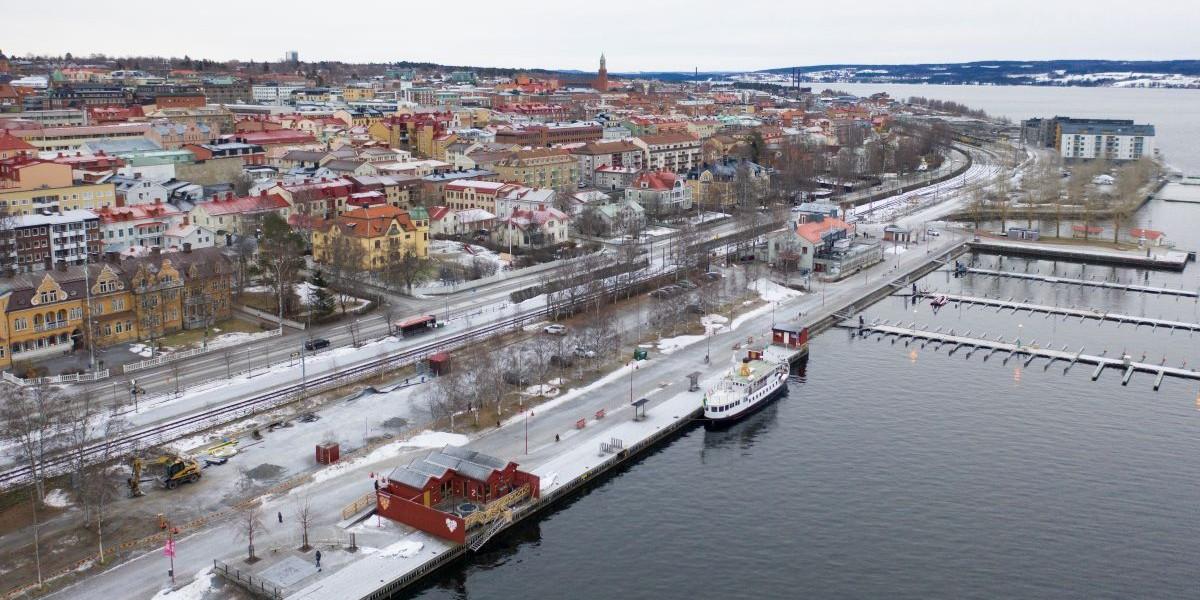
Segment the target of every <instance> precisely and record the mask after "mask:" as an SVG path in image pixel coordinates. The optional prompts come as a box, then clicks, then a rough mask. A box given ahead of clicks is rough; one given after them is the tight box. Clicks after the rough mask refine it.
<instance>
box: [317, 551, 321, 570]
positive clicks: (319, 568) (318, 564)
mask: <svg viewBox="0 0 1200 600" xmlns="http://www.w3.org/2000/svg"><path fill="white" fill-rule="evenodd" d="M317 570H318V571H320V570H321V551H320V550H317Z"/></svg>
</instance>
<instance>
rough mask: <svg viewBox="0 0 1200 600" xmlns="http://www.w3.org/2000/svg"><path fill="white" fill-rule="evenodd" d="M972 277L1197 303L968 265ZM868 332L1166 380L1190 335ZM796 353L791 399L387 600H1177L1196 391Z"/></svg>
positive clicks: (1033, 267) (1193, 545)
mask: <svg viewBox="0 0 1200 600" xmlns="http://www.w3.org/2000/svg"><path fill="white" fill-rule="evenodd" d="M979 261H980V265H981V266H984V267H987V268H993V269H1015V270H1019V271H1028V272H1034V271H1037V272H1043V273H1048V274H1056V275H1057V276H1061V277H1076V278H1092V277H1096V278H1120V279H1121V280H1134V281H1138V282H1141V283H1150V284H1152V285H1166V286H1181V285H1183V286H1188V287H1190V288H1192V289H1195V287H1196V286H1197V285H1198V284H1200V269H1197V268H1196V267H1195V266H1194V265H1193V267H1192V268H1191V269H1190V270H1189V271H1188V272H1186V273H1184V274H1182V275H1181V274H1169V273H1159V272H1146V271H1139V270H1133V269H1122V268H1109V267H1095V266H1087V267H1082V266H1079V265H1071V264H1065V263H1058V264H1055V263H1048V262H1037V261H1026V260H1017V259H1012V258H999V257H994V256H982V257H980V258H979ZM922 285H923V286H928V287H929V288H932V289H938V290H943V291H953V292H956V293H966V294H973V295H988V296H993V297H1005V298H1008V297H1017V298H1029V299H1030V300H1031V301H1034V302H1042V303H1052V304H1060V305H1066V306H1071V305H1076V306H1094V307H1099V308H1103V309H1106V310H1112V311H1120V312H1124V313H1131V314H1144V315H1149V316H1155V317H1163V318H1168V319H1177V320H1184V321H1193V322H1194V321H1200V304H1197V302H1196V301H1195V300H1193V299H1182V298H1181V299H1176V298H1173V297H1159V296H1147V295H1140V294H1124V293H1118V292H1111V291H1097V290H1095V289H1093V288H1083V287H1074V286H1065V285H1062V284H1058V285H1051V284H1034V283H1030V282H1027V281H1022V280H1014V279H998V278H991V277H983V276H970V277H967V278H962V279H954V278H952V277H950V276H949V275H948V274H947V273H934V274H931V275H929V276H928V277H926V278H925V279H924V280H923V281H922ZM867 315H868V318H875V317H879V318H884V319H891V320H904V321H906V322H907V321H917V322H919V323H922V324H925V325H927V326H928V327H929V328H934V327H943V328H946V329H951V328H953V329H956V330H957V331H959V332H965V331H966V330H968V329H971V330H974V332H975V333H982V332H986V333H987V335H989V336H991V337H993V338H994V337H995V336H997V335H1003V336H1005V337H1006V338H1007V339H1013V338H1015V337H1021V338H1022V339H1023V340H1025V343H1032V342H1033V341H1034V340H1037V343H1038V344H1039V345H1054V346H1055V347H1061V346H1062V345H1064V344H1065V345H1067V346H1068V347H1070V348H1072V349H1078V348H1079V347H1081V346H1083V347H1085V348H1086V349H1087V351H1088V352H1093V353H1097V354H1099V353H1100V352H1102V351H1107V352H1108V353H1109V354H1115V353H1118V352H1127V353H1129V354H1130V355H1132V356H1133V357H1134V359H1135V360H1137V359H1142V357H1143V355H1145V360H1146V361H1147V362H1158V361H1160V360H1164V359H1165V360H1166V362H1167V364H1172V365H1179V364H1181V363H1182V362H1183V361H1187V364H1189V365H1191V364H1195V362H1196V361H1198V360H1200V352H1198V349H1200V337H1197V336H1196V335H1194V334H1185V333H1175V334H1170V333H1168V332H1166V331H1163V330H1158V331H1151V330H1149V329H1147V328H1141V329H1138V330H1134V329H1133V328H1131V327H1129V326H1123V327H1116V326H1114V325H1111V324H1105V325H1097V324H1096V322H1093V321H1088V322H1083V323H1080V322H1078V321H1062V320H1061V319H1058V318H1043V317H1042V316H1040V315H1039V316H1033V317H1030V316H1027V315H1025V314H1020V315H1018V316H1012V315H1009V314H1007V313H1006V314H1003V315H1001V314H997V313H996V312H995V311H994V310H991V309H978V308H975V309H969V308H955V307H953V306H949V307H946V308H944V309H942V310H941V311H940V312H939V313H936V314H935V313H933V312H932V309H930V307H929V306H928V305H927V304H926V303H924V302H922V303H919V304H917V305H912V304H909V303H908V302H907V301H906V300H905V299H901V298H889V299H887V300H885V301H883V302H881V303H879V304H877V305H875V306H874V307H872V308H871V309H870V310H869V311H868V312H867ZM964 354H965V352H959V353H957V354H955V355H954V356H948V355H947V352H946V351H944V350H943V351H940V352H939V351H935V350H933V348H932V347H929V348H927V349H921V348H919V347H918V346H915V345H914V346H913V347H905V346H904V345H903V344H902V343H897V344H892V343H890V342H889V341H888V340H883V341H875V340H864V339H859V338H854V337H852V336H850V335H849V334H848V333H847V332H845V331H842V330H832V331H829V332H827V333H824V334H822V335H820V336H817V337H816V338H815V339H814V340H813V342H812V358H811V360H810V361H809V362H808V364H807V367H806V369H805V371H804V373H803V375H802V376H797V377H795V378H794V379H793V381H792V382H791V384H790V393H789V395H788V396H787V397H785V398H783V399H781V400H780V401H778V402H777V403H776V404H774V405H772V406H770V407H768V408H767V409H765V410H764V411H762V412H761V413H759V414H757V415H755V416H753V417H751V418H750V419H749V420H747V421H745V422H743V423H741V424H739V425H737V426H735V427H733V428H732V429H729V430H727V431H719V432H712V431H706V430H705V429H703V428H700V427H697V428H694V429H691V430H690V431H688V432H687V433H686V434H684V435H683V436H681V437H680V438H678V439H676V440H674V441H671V442H669V443H668V444H666V445H664V446H663V447H662V448H660V449H659V450H657V451H656V452H653V453H651V454H649V455H647V456H646V457H644V458H643V459H641V460H639V461H638V462H636V463H635V464H633V465H632V466H631V467H629V468H627V469H625V470H624V471H622V472H621V473H620V474H618V475H616V476H614V477H612V478H610V479H606V480H605V481H603V482H602V483H601V484H599V485H598V486H597V487H595V488H593V489H591V490H590V491H588V492H586V493H585V494H583V495H581V496H579V497H577V498H576V499H574V500H573V501H571V502H569V503H567V504H564V505H562V506H561V507H559V508H558V509H557V510H554V511H553V512H551V513H549V514H548V515H547V516H546V517H545V518H543V519H539V520H538V521H536V522H534V523H530V524H528V525H525V526H523V527H521V528H519V529H518V530H517V531H515V532H512V533H511V534H509V535H506V536H502V537H500V538H497V540H494V541H493V542H492V543H491V545H489V547H488V549H486V550H485V551H484V552H483V553H482V554H480V555H478V556H476V557H474V558H473V559H471V560H470V561H469V562H464V563H460V564H459V565H457V566H455V567H452V568H450V569H449V570H447V571H444V572H443V573H441V574H439V575H438V576H437V577H435V578H433V579H431V580H429V581H428V582H427V583H425V584H424V586H423V587H421V588H419V589H416V590H413V591H411V592H409V594H408V596H407V597H416V598H422V599H442V598H459V599H465V598H471V599H492V598H495V599H503V598H513V597H534V598H556V597H580V598H744V597H761V598H799V597H810V598H987V599H991V598H1050V597H1053V598H1080V599H1082V598H1089V599H1095V598H1133V597H1139V598H1195V597H1196V594H1197V589H1198V588H1197V582H1196V575H1195V573H1196V563H1195V557H1196V556H1200V519H1197V516H1198V515H1200V513H1197V510H1196V506H1197V504H1196V499H1197V498H1198V497H1200V435H1197V433H1198V431H1200V430H1198V425H1200V411H1198V409H1200V386H1198V385H1197V384H1196V383H1195V382H1183V381H1179V380H1170V379H1168V380H1166V381H1165V382H1164V383H1163V386H1162V390H1161V391H1159V392H1154V391H1152V390H1151V387H1152V378H1151V377H1150V376H1147V375H1135V376H1134V378H1133V380H1132V381H1131V383H1130V384H1129V385H1128V386H1122V385H1121V383H1120V374H1119V373H1116V372H1111V371H1110V372H1105V373H1104V374H1103V375H1102V376H1101V377H1100V379H1099V380H1098V381H1096V382H1093V381H1091V372H1092V368H1089V367H1085V366H1076V367H1075V368H1074V369H1072V370H1071V371H1070V373H1068V374H1066V375H1064V374H1063V364H1062V363H1056V364H1055V365H1053V366H1051V367H1050V368H1049V369H1044V368H1043V365H1042V364H1041V363H1040V362H1035V363H1033V364H1032V365H1030V366H1028V367H1024V366H1022V365H1021V364H1018V362H1017V361H1013V362H1010V363H1008V364H1003V363H1002V360H1003V357H1002V356H999V355H996V356H994V357H992V358H991V359H990V360H988V361H984V360H982V359H981V358H980V356H979V355H976V356H975V357H973V358H972V359H970V360H965V359H964Z"/></svg>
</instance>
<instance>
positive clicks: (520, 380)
mask: <svg viewBox="0 0 1200 600" xmlns="http://www.w3.org/2000/svg"><path fill="white" fill-rule="evenodd" d="M504 383H507V384H508V385H529V384H530V383H531V381H530V379H529V376H528V375H526V374H524V373H522V372H520V371H505V372H504Z"/></svg>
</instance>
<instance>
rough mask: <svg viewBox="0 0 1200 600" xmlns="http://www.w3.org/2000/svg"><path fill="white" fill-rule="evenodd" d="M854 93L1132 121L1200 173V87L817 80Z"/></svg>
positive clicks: (1009, 113) (994, 110)
mask: <svg viewBox="0 0 1200 600" xmlns="http://www.w3.org/2000/svg"><path fill="white" fill-rule="evenodd" d="M826 87H830V88H836V89H840V90H845V91H847V92H850V93H852V94H858V95H869V94H872V93H874V92H880V91H884V92H887V93H888V94H890V95H891V96H892V97H894V98H899V99H903V98H908V97H910V96H924V97H926V98H937V99H939V100H954V101H956V102H961V103H963V104H966V105H968V106H971V107H973V108H982V109H983V110H985V111H987V112H988V114H990V115H994V116H1002V117H1008V118H1010V119H1012V120H1013V121H1020V120H1021V119H1028V118H1031V117H1053V116H1055V115H1061V116H1065V117H1081V118H1097V119H1103V118H1108V119H1133V120H1135V121H1137V122H1138V123H1150V124H1152V125H1154V126H1155V140H1156V144H1157V146H1158V149H1159V151H1160V152H1161V153H1162V154H1163V157H1164V158H1165V159H1166V161H1167V162H1168V163H1170V164H1171V165H1172V166H1174V167H1176V168H1178V169H1181V170H1183V171H1184V172H1186V173H1190V174H1200V145H1197V144H1196V140H1197V139H1200V90H1169V89H1136V88H1071V87H1032V86H982V85H913V84H903V85H899V84H898V85H875V84H866V83H862V84H841V83H838V84H814V88H815V89H824V88H826Z"/></svg>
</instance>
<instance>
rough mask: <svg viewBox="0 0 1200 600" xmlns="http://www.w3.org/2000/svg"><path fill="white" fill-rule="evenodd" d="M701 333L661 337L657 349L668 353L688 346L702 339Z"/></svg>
mask: <svg viewBox="0 0 1200 600" xmlns="http://www.w3.org/2000/svg"><path fill="white" fill-rule="evenodd" d="M703 339H704V336H702V335H677V336H675V337H671V338H663V339H661V340H658V351H659V352H661V353H663V354H670V353H672V352H674V351H676V350H679V349H680V348H683V347H685V346H690V345H692V344H695V343H696V342H699V341H700V340H703Z"/></svg>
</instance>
